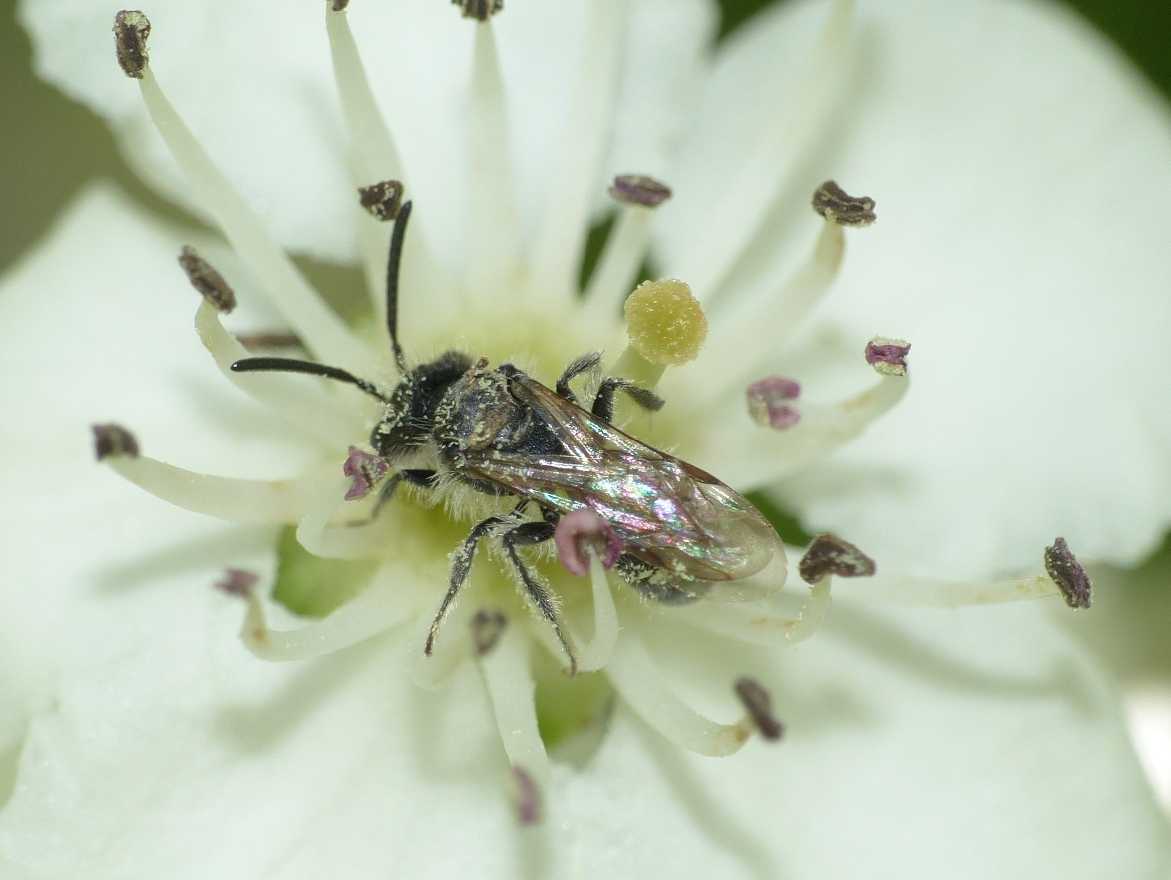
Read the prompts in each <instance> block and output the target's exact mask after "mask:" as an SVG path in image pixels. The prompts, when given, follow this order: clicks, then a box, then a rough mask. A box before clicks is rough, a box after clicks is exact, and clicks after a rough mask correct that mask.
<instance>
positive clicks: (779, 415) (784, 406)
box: [746, 376, 801, 431]
mask: <svg viewBox="0 0 1171 880" xmlns="http://www.w3.org/2000/svg"><path fill="white" fill-rule="evenodd" d="M800 395H801V386H800V385H799V384H798V383H796V382H794V381H793V380H792V379H786V378H785V377H784V376H769V377H767V378H765V379H760V380H759V381H756V382H753V383H752V384H751V385H749V386H748V390H747V392H746V396H747V398H748V415H749V416H751V417H752V420H753V421H754V422H756V423H757V424H758V425H763V426H767V427H770V428H775V429H776V430H778V431H783V430H784V429H785V428H791V427H793V426H794V425H795V424H797V422H799V421H801V413H800V412H798V411H797V408H796V407H794V406H790V405H789V401H793V400H796V399H797V398H798V397H799V396H800Z"/></svg>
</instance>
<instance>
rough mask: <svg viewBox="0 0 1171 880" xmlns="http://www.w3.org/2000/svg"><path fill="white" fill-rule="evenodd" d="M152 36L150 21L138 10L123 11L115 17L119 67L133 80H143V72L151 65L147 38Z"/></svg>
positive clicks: (115, 41)
mask: <svg viewBox="0 0 1171 880" xmlns="http://www.w3.org/2000/svg"><path fill="white" fill-rule="evenodd" d="M149 36H150V20H149V19H147V17H146V16H145V15H144V14H143V13H141V12H139V11H138V10H137V9H123V10H122V11H121V12H119V13H118V14H116V15H115V16H114V46H115V48H116V50H117V52H118V66H119V67H121V68H122V72H123V73H125V74H126V75H127V76H129V77H131V78H133V79H142V72H143V71H144V70H146V65H147V64H149V63H150V53H149V52H147V50H146V38H147V37H149Z"/></svg>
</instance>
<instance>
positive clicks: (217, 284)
mask: <svg viewBox="0 0 1171 880" xmlns="http://www.w3.org/2000/svg"><path fill="white" fill-rule="evenodd" d="M179 265H180V266H182V267H183V271H184V272H186V273H187V280H188V281H190V282H191V286H192V287H194V288H195V289H196V290H197V291H199V295H200V296H202V297H203V298H204V299H205V300H207V301H208V302H209V303H211V305H212V306H213V307H214V308H215V310H216V311H217V312H223V313H224V314H225V315H226V314H229V313H230V312H231V311H232V310H233V309H235V308H236V292H235V291H234V290H232V288H231V285H229V284H228V282H227V281H225V280H224V276H223V275H221V274H220V273H219V272H217V271H216V269H215V267H214V266H212V265H211V263H209V262H208V261H207V260H205V259H204V258H203V257H201V256H200V255H199V254H198V253H196V250H195V248H193V247H191V246H190V245H183V249H182V250H181V251H180V252H179Z"/></svg>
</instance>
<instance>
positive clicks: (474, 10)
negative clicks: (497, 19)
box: [451, 0, 504, 21]
mask: <svg viewBox="0 0 1171 880" xmlns="http://www.w3.org/2000/svg"><path fill="white" fill-rule="evenodd" d="M451 3H452V5H453V6H458V7H460V8H461V9H462V10H463V16H464V18H474V19H476V20H477V21H487V20H488V19H490V18H491V17H492V16H493V15H495V14H496V13H497V12H503V11H504V0H451Z"/></svg>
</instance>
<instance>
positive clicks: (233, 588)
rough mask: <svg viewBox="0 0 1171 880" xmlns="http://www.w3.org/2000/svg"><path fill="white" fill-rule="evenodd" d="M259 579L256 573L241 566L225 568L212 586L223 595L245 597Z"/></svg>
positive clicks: (249, 594)
mask: <svg viewBox="0 0 1171 880" xmlns="http://www.w3.org/2000/svg"><path fill="white" fill-rule="evenodd" d="M259 580H260V578H259V577H258V576H257V575H256V574H254V573H253V572H250V571H245V570H244V569H242V568H225V569H224V573H223V576H222V577H221V578H220V579H219V580H218V581H216V582H215V583H214V584H212V586H213V587H215V588H216V589H217V590H219V591H220V592H221V593H224V594H225V595H228V596H237V597H239V598H241V599H247V598H249V597H250V596H251V595H252V589H253V588H254V587H255V586H256V582H257V581H259Z"/></svg>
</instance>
